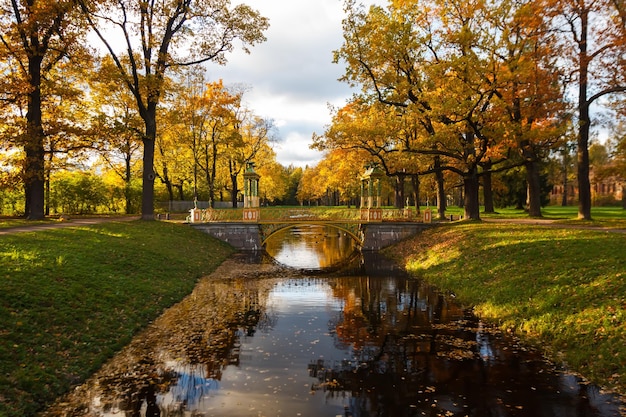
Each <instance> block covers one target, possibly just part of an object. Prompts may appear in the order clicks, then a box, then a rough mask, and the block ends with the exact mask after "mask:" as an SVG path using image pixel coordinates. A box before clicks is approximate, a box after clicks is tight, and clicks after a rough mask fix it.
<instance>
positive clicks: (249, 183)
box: [243, 161, 261, 222]
mask: <svg viewBox="0 0 626 417" xmlns="http://www.w3.org/2000/svg"><path fill="white" fill-rule="evenodd" d="M260 179H261V176H260V175H259V174H257V173H256V171H255V170H254V162H251V161H250V162H246V170H245V171H244V173H243V181H244V183H243V220H244V221H248V222H256V221H258V220H259V217H260V214H261V209H260V206H261V204H260V198H259V180H260Z"/></svg>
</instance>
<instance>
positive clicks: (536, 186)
mask: <svg viewBox="0 0 626 417" xmlns="http://www.w3.org/2000/svg"><path fill="white" fill-rule="evenodd" d="M525 165H526V183H527V187H528V215H529V216H530V217H542V216H541V179H540V177H539V164H538V163H537V161H526V164H525Z"/></svg>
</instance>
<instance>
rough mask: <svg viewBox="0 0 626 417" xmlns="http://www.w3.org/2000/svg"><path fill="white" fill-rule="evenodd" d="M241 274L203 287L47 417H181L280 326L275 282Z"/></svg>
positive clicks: (138, 338)
mask: <svg viewBox="0 0 626 417" xmlns="http://www.w3.org/2000/svg"><path fill="white" fill-rule="evenodd" d="M239 275H240V277H239V278H237V279H228V280H224V281H211V280H205V281H202V282H201V283H199V284H198V286H197V287H196V288H195V290H194V292H193V293H192V294H191V295H190V296H189V297H187V298H186V299H185V300H183V301H182V302H181V303H179V304H177V305H176V306H174V307H172V308H170V309H169V310H167V311H166V312H165V313H164V314H163V315H162V316H161V317H160V318H159V319H158V320H157V321H155V323H153V324H152V325H151V326H150V327H149V328H148V329H147V330H146V331H145V332H144V333H143V334H142V335H141V336H139V337H137V338H135V339H134V340H133V342H132V343H131V345H129V346H128V347H127V348H125V349H124V350H123V351H122V352H120V353H119V354H118V355H117V356H116V357H115V359H114V360H112V361H110V362H109V363H108V364H106V365H105V367H103V369H102V370H101V371H100V372H99V373H98V375H97V376H96V378H94V379H93V380H92V381H90V382H89V383H88V384H85V385H84V386H82V387H81V390H80V391H82V393H77V394H76V396H75V397H76V398H74V399H72V400H70V401H69V402H68V403H65V404H63V405H62V406H61V407H52V408H51V409H50V410H49V411H48V413H47V416H72V415H77V416H78V415H86V414H87V415H88V414H89V413H90V414H91V415H102V414H104V415H107V414H118V415H124V416H126V417H139V416H146V417H152V416H161V417H164V416H178V415H181V416H182V415H183V413H184V411H185V410H186V409H188V407H190V406H192V404H194V403H197V402H198V401H200V399H201V398H202V397H203V396H205V395H206V393H207V392H209V391H210V390H212V389H215V388H216V387H217V386H218V382H219V380H220V379H221V377H222V372H223V370H224V368H225V367H226V366H227V365H229V364H238V363H239V352H240V351H239V347H240V344H241V342H240V339H241V338H242V337H247V336H251V335H253V334H254V332H255V331H256V329H258V328H263V327H271V326H272V325H273V324H272V321H273V320H275V318H273V317H271V316H270V315H268V314H267V312H266V304H267V296H268V293H269V291H270V290H271V288H272V287H273V286H274V285H275V280H272V279H264V280H257V279H254V277H251V276H246V274H245V273H240V274H239ZM252 275H255V274H252ZM88 410H90V411H89V413H88V412H87V411H88Z"/></svg>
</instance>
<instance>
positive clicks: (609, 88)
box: [549, 0, 626, 220]
mask: <svg viewBox="0 0 626 417" xmlns="http://www.w3.org/2000/svg"><path fill="white" fill-rule="evenodd" d="M549 15H550V16H551V17H553V18H554V20H553V25H554V29H555V30H556V31H557V32H559V33H560V34H561V38H560V39H561V42H562V44H561V48H560V49H559V50H560V53H561V60H562V62H563V66H564V71H566V76H567V80H571V81H572V82H573V85H574V86H575V90H576V91H575V93H574V94H573V95H574V96H575V97H576V99H575V106H576V117H577V145H578V147H577V167H578V168H577V169H578V218H580V219H585V220H589V219H591V183H590V179H589V168H590V164H589V140H590V132H591V127H592V106H593V105H594V104H595V103H598V102H599V100H600V99H601V98H603V97H606V96H608V95H611V94H619V93H624V92H626V78H625V77H626V60H624V54H626V5H625V4H624V2H623V1H615V0H556V1H554V2H552V3H551V7H550V9H549Z"/></svg>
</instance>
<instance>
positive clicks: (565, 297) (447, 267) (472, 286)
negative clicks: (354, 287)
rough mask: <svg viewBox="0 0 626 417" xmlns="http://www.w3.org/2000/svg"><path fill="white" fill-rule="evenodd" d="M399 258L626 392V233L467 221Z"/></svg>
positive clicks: (426, 237) (408, 245)
mask: <svg viewBox="0 0 626 417" xmlns="http://www.w3.org/2000/svg"><path fill="white" fill-rule="evenodd" d="M393 251H394V254H393V255H394V256H395V257H396V258H398V257H400V258H402V259H403V260H404V261H405V262H406V267H407V269H408V270H409V271H411V272H413V273H415V274H417V275H419V276H422V277H423V278H424V279H426V280H427V281H429V282H431V283H433V284H434V285H436V286H438V287H439V288H441V289H444V290H446V291H451V292H454V293H455V294H456V296H457V298H458V299H459V300H461V302H463V303H466V304H468V305H473V306H475V311H476V313H477V314H478V315H479V316H481V317H484V318H486V319H488V320H490V321H493V322H496V323H499V324H500V325H501V326H502V327H503V328H504V329H506V330H509V331H513V332H515V333H517V334H519V335H522V336H523V337H525V338H526V339H527V340H530V341H533V342H537V343H541V344H542V345H543V346H544V347H545V348H547V350H548V351H549V352H551V353H552V354H553V355H554V356H555V357H558V358H560V359H563V360H564V361H565V362H566V363H567V364H568V366H570V368H572V369H573V370H577V371H580V372H581V373H582V374H584V375H585V376H586V377H588V378H589V379H591V380H592V381H594V382H597V383H600V384H601V385H604V386H612V387H616V388H617V389H618V390H619V391H620V392H621V393H625V392H626V255H625V254H626V235H624V234H620V233H606V232H600V231H591V230H574V229H565V228H546V227H541V226H532V225H515V224H504V225H503V224H499V225H498V224H484V223H473V222H469V223H459V224H456V225H449V226H442V227H439V228H435V229H431V230H429V231H427V232H425V233H422V234H421V235H420V236H418V237H416V238H414V239H411V240H408V241H405V242H403V243H401V244H400V245H398V246H396V247H394V249H393Z"/></svg>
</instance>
